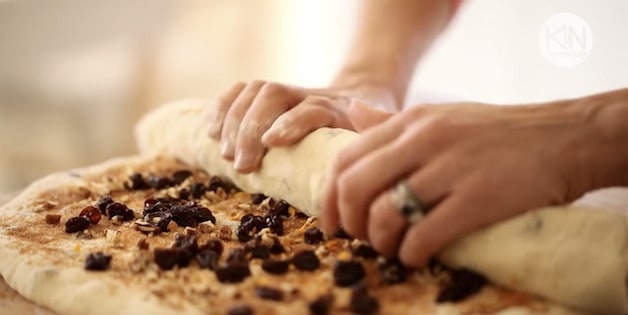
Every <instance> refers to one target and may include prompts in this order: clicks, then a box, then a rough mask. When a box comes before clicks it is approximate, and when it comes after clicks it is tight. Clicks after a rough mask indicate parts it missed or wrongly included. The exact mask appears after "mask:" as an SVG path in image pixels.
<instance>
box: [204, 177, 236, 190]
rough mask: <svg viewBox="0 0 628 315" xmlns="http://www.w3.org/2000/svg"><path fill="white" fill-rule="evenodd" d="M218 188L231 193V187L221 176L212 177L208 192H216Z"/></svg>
mask: <svg viewBox="0 0 628 315" xmlns="http://www.w3.org/2000/svg"><path fill="white" fill-rule="evenodd" d="M218 188H222V189H223V190H224V191H226V192H229V190H230V189H229V188H231V187H230V185H229V184H228V183H227V182H225V181H224V180H222V178H220V177H219V176H212V177H211V178H210V179H209V185H208V186H207V190H209V191H213V192H215V191H217V190H218Z"/></svg>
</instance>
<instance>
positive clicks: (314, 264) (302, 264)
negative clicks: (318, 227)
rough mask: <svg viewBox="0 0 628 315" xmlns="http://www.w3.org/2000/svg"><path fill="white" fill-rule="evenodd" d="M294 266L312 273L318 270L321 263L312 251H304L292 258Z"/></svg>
mask: <svg viewBox="0 0 628 315" xmlns="http://www.w3.org/2000/svg"><path fill="white" fill-rule="evenodd" d="M292 264H293V265H294V266H295V267H297V269H299V270H304V271H312V270H316V269H318V267H319V266H320V264H321V262H320V260H319V259H318V256H316V253H314V251H312V250H303V251H301V252H298V253H296V254H295V255H294V256H293V257H292Z"/></svg>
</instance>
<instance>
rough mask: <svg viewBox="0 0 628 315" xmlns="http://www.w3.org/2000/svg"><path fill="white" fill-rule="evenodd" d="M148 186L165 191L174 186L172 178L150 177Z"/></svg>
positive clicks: (147, 182)
mask: <svg viewBox="0 0 628 315" xmlns="http://www.w3.org/2000/svg"><path fill="white" fill-rule="evenodd" d="M146 184H148V186H149V187H150V188H155V189H164V188H168V187H170V186H172V185H174V183H173V182H172V180H171V179H170V178H168V177H161V176H149V177H148V178H147V179H146Z"/></svg>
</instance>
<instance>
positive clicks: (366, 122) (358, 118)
mask: <svg viewBox="0 0 628 315" xmlns="http://www.w3.org/2000/svg"><path fill="white" fill-rule="evenodd" d="M348 114H349V119H350V120H351V124H353V127H354V128H355V130H356V131H357V132H362V131H364V130H366V129H369V128H371V127H373V126H375V125H378V124H380V123H382V122H384V121H386V120H387V119H388V118H390V117H391V116H392V115H393V114H392V113H388V112H384V111H381V110H378V109H375V108H373V107H371V106H368V105H366V104H365V103H364V102H362V101H360V100H358V99H352V100H351V103H350V104H349V109H348Z"/></svg>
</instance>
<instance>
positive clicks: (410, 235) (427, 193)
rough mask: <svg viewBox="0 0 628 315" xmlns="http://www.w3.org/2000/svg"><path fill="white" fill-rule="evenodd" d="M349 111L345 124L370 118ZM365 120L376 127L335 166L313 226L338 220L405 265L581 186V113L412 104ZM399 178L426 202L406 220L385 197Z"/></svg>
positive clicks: (574, 193)
mask: <svg viewBox="0 0 628 315" xmlns="http://www.w3.org/2000/svg"><path fill="white" fill-rule="evenodd" d="M351 108H352V109H351V113H352V116H351V119H352V121H353V123H354V124H360V122H359V121H356V120H364V119H365V117H367V116H369V115H371V114H369V113H367V112H364V109H363V108H361V106H360V105H358V104H352V106H351ZM357 112H362V114H361V115H355V113H357ZM383 119H386V118H383ZM372 120H373V121H378V123H379V124H378V125H377V126H374V127H372V128H370V129H368V130H366V131H364V132H363V134H362V137H361V138H360V139H359V140H358V141H356V142H355V143H353V144H352V145H350V146H349V147H347V148H345V149H344V150H343V151H341V153H340V154H339V156H338V159H337V161H336V163H335V164H334V168H333V172H332V175H331V176H330V178H331V180H330V182H329V183H328V186H327V188H326V197H325V201H324V204H323V212H322V215H321V219H322V225H323V227H324V228H325V229H326V230H327V231H333V230H334V229H335V228H336V227H337V226H338V224H340V225H341V226H343V228H344V229H345V230H346V231H347V232H348V233H349V234H351V235H353V236H355V237H358V238H362V239H367V240H369V241H370V243H371V244H372V245H373V247H374V248H375V249H377V250H378V251H379V252H380V253H382V254H383V255H385V256H393V255H398V256H399V258H400V259H401V260H402V262H404V263H405V264H407V265H409V266H414V267H418V266H422V265H424V264H425V263H426V262H427V260H428V259H429V257H431V256H432V255H433V254H435V253H436V252H438V251H439V250H441V249H442V248H443V247H445V246H446V245H448V244H450V243H451V242H453V241H455V240H456V239H458V238H459V237H461V236H463V235H465V234H467V233H470V232H472V231H473V230H475V229H477V228H479V227H482V226H485V225H487V224H490V223H493V222H496V221H500V220H504V219H506V218H509V217H512V216H514V215H516V214H518V213H521V212H523V211H526V210H529V209H533V208H536V207H541V206H547V205H556V204H563V203H565V202H568V201H571V200H573V199H575V198H576V197H578V196H580V195H581V194H583V193H584V192H585V191H586V189H584V188H583V187H585V186H586V185H583V184H582V183H583V182H581V181H580V180H581V179H582V178H584V176H579V174H587V171H586V170H584V169H583V164H578V163H580V162H581V161H582V157H584V156H586V154H585V152H586V149H580V148H583V147H586V146H584V144H585V143H586V141H587V139H589V140H590V139H591V137H587V136H586V135H587V134H586V130H587V128H586V127H587V119H586V117H583V115H574V114H573V111H569V112H568V111H564V110H563V109H562V107H557V106H491V105H482V104H453V105H438V106H421V107H414V108H410V109H409V110H406V111H403V112H401V113H399V114H397V115H394V116H390V115H389V116H388V117H387V119H386V121H384V122H381V120H382V117H381V114H380V118H379V119H372ZM362 125H364V124H362ZM589 130H590V129H589ZM585 160H586V159H585ZM401 180H406V181H407V183H408V184H409V186H410V187H411V189H412V190H413V192H414V193H415V194H416V196H417V197H418V198H419V199H420V200H421V201H422V202H423V203H424V204H425V205H426V206H427V208H428V209H430V210H428V213H427V215H426V216H425V217H424V218H423V219H422V220H421V221H419V222H418V223H416V224H414V225H409V223H408V222H407V219H406V218H405V217H403V216H402V215H401V214H400V212H399V211H398V210H397V209H396V208H395V206H394V205H393V203H392V201H391V194H390V191H391V189H392V188H394V187H395V186H396V184H397V183H399V181H401Z"/></svg>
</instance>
